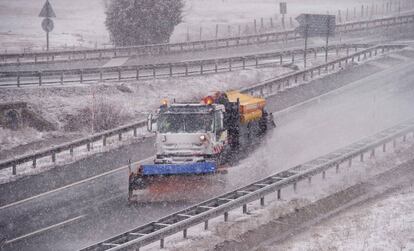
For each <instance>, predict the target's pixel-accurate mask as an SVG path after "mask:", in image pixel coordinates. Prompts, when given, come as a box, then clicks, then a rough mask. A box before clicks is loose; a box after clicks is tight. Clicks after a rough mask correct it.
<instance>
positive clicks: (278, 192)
mask: <svg viewBox="0 0 414 251" xmlns="http://www.w3.org/2000/svg"><path fill="white" fill-rule="evenodd" d="M281 198H282V191H281V190H280V189H279V190H277V199H278V200H280V199H281Z"/></svg>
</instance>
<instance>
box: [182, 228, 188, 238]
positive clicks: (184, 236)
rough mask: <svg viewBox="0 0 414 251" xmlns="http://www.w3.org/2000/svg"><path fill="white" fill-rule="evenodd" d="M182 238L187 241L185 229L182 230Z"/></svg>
mask: <svg viewBox="0 0 414 251" xmlns="http://www.w3.org/2000/svg"><path fill="white" fill-rule="evenodd" d="M183 238H184V239H187V229H184V230H183Z"/></svg>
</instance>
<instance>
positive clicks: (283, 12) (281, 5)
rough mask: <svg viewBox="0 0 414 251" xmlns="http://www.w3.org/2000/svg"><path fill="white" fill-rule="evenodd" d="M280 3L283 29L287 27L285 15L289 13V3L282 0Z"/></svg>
mask: <svg viewBox="0 0 414 251" xmlns="http://www.w3.org/2000/svg"><path fill="white" fill-rule="evenodd" d="M279 5H280V6H279V9H280V14H281V15H282V27H283V30H285V29H286V26H285V15H286V14H287V4H286V2H281V3H280V4H279Z"/></svg>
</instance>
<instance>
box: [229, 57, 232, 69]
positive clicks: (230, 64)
mask: <svg viewBox="0 0 414 251" xmlns="http://www.w3.org/2000/svg"><path fill="white" fill-rule="evenodd" d="M231 70H232V60H231V59H229V71H231Z"/></svg>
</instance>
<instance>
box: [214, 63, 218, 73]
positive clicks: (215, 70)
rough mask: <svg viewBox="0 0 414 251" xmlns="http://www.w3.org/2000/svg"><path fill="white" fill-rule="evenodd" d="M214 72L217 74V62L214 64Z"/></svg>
mask: <svg viewBox="0 0 414 251" xmlns="http://www.w3.org/2000/svg"><path fill="white" fill-rule="evenodd" d="M214 72H215V73H217V72H218V65H217V61H215V62H214Z"/></svg>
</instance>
